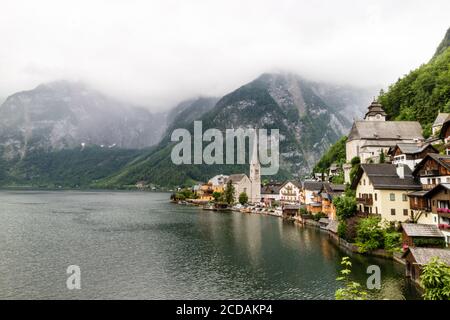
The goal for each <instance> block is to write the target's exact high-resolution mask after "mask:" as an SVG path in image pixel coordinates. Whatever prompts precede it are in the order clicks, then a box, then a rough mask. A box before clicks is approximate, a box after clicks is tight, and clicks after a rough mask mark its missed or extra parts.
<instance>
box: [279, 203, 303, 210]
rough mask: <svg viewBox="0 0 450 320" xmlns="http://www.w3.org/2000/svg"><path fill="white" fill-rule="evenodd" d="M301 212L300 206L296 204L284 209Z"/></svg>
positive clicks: (286, 206)
mask: <svg viewBox="0 0 450 320" xmlns="http://www.w3.org/2000/svg"><path fill="white" fill-rule="evenodd" d="M286 209H287V210H299V209H300V206H299V205H296V204H288V205H285V206H284V207H283V210H286Z"/></svg>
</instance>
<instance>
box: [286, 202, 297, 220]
mask: <svg viewBox="0 0 450 320" xmlns="http://www.w3.org/2000/svg"><path fill="white" fill-rule="evenodd" d="M299 212H300V205H298V204H288V205H284V206H283V218H284V219H295V217H296V216H297V215H298V214H299Z"/></svg>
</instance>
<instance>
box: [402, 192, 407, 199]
mask: <svg viewBox="0 0 450 320" xmlns="http://www.w3.org/2000/svg"><path fill="white" fill-rule="evenodd" d="M402 200H403V201H408V196H407V195H406V193H402Z"/></svg>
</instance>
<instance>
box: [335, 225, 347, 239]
mask: <svg viewBox="0 0 450 320" xmlns="http://www.w3.org/2000/svg"><path fill="white" fill-rule="evenodd" d="M337 234H338V236H339V237H340V238H342V239H346V238H347V223H346V222H345V220H341V221H339V224H338V229H337Z"/></svg>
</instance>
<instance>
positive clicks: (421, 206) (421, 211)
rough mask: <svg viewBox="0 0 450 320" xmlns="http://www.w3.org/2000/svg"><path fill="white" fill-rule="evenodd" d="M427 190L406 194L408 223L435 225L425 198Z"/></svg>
mask: <svg viewBox="0 0 450 320" xmlns="http://www.w3.org/2000/svg"><path fill="white" fill-rule="evenodd" d="M427 192H428V191H427V190H419V191H413V192H410V193H408V198H409V208H410V219H409V221H410V222H413V223H422V224H435V221H434V220H435V219H433V214H431V210H430V205H429V200H428V199H427V198H426V197H425V195H426V194H427Z"/></svg>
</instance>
